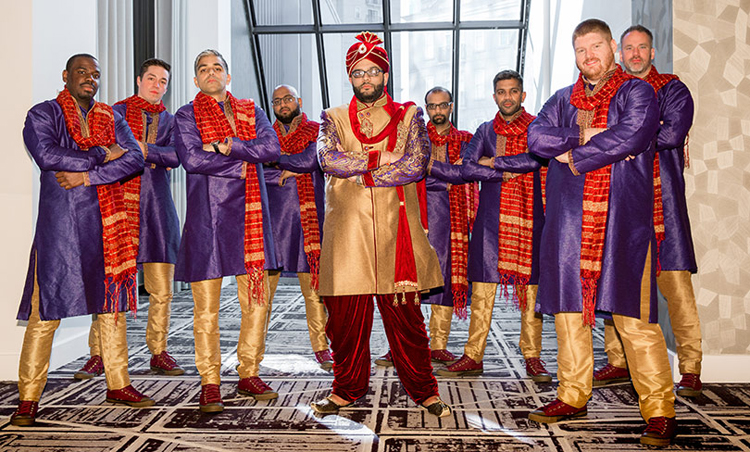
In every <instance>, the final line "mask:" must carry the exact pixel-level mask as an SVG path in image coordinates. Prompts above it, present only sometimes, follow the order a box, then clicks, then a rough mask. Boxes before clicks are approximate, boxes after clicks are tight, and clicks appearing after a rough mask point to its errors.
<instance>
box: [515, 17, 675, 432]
mask: <svg viewBox="0 0 750 452" xmlns="http://www.w3.org/2000/svg"><path fill="white" fill-rule="evenodd" d="M573 48H574V50H575V56H576V65H577V66H578V69H579V70H580V71H581V73H580V75H579V77H578V81H577V82H576V83H575V84H574V85H572V86H569V87H567V88H563V89H561V90H559V91H558V92H557V93H555V94H554V95H553V96H552V97H551V98H550V99H549V100H548V101H547V103H546V104H545V105H544V108H543V109H542V111H541V112H540V113H539V116H538V117H537V119H536V120H535V121H534V122H533V123H532V124H531V126H529V149H530V150H531V152H533V153H535V154H537V155H538V156H540V157H543V158H548V159H550V163H549V172H548V175H547V189H546V195H547V207H546V221H545V227H544V231H543V232H542V242H541V248H540V257H539V258H540V272H541V274H542V275H544V276H543V277H542V278H541V279H540V281H539V305H540V311H541V312H542V313H545V314H554V315H555V328H556V330H557V342H558V353H557V363H558V371H557V376H558V379H559V381H560V384H559V386H558V388H557V399H556V400H555V401H554V402H552V403H550V404H549V405H546V406H544V407H541V408H539V409H537V410H535V411H533V412H531V413H530V414H529V419H531V420H535V421H537V422H544V423H552V422H558V421H561V420H564V419H570V418H576V417H580V416H585V415H586V404H587V402H588V399H589V398H590V397H591V388H592V378H593V370H594V357H593V352H592V335H591V327H592V326H593V325H594V316H595V312H597V311H599V312H606V313H609V314H611V316H612V319H613V321H614V323H615V325H616V327H617V330H618V332H619V333H620V336H621V337H622V340H623V344H624V346H625V350H626V355H627V360H628V367H629V368H630V369H631V372H632V374H633V385H634V386H635V389H636V391H637V392H638V395H639V405H640V410H641V415H642V416H643V418H644V419H645V420H646V422H647V423H648V426H647V427H646V429H645V430H644V432H643V434H642V436H641V440H640V441H641V443H642V444H647V445H655V446H666V445H668V444H670V443H671V441H672V438H673V437H674V434H675V428H676V426H677V421H676V420H675V411H674V393H673V392H672V377H671V371H670V367H669V358H668V355H667V347H666V344H665V343H664V337H663V336H662V333H661V329H660V328H659V325H658V324H657V323H656V321H657V315H658V312H657V298H656V285H655V270H656V262H655V259H654V258H655V255H656V252H655V245H656V242H655V234H654V222H653V218H654V215H653V210H654V195H653V194H654V178H653V168H654V150H653V147H652V146H651V143H652V140H653V137H654V135H655V134H656V131H657V129H658V128H659V108H658V105H657V103H656V96H654V89H653V88H652V87H651V86H650V85H649V84H648V83H645V82H643V81H642V80H640V79H638V78H636V77H633V76H630V75H628V74H626V73H624V72H623V70H622V69H621V68H620V67H619V66H618V65H616V64H615V57H614V55H615V50H616V49H617V43H616V42H615V40H614V39H612V33H611V32H610V29H609V26H608V25H607V24H606V23H604V22H603V21H601V20H598V19H589V20H585V21H583V22H581V23H580V24H579V25H578V26H577V27H576V28H575V31H574V32H573ZM631 156H632V158H631ZM628 160H629V161H628ZM634 288H640V290H637V289H636V290H634Z"/></svg>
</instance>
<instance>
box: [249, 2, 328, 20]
mask: <svg viewBox="0 0 750 452" xmlns="http://www.w3.org/2000/svg"><path fill="white" fill-rule="evenodd" d="M253 4H254V5H255V20H256V22H257V23H258V25H311V24H312V23H313V14H312V3H311V2H310V0H254V1H253Z"/></svg>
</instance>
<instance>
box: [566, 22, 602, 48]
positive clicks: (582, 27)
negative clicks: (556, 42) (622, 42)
mask: <svg viewBox="0 0 750 452" xmlns="http://www.w3.org/2000/svg"><path fill="white" fill-rule="evenodd" d="M593 32H599V33H601V34H602V35H604V37H605V38H607V39H608V40H611V39H612V30H610V29H609V25H607V22H604V21H603V20H600V19H586V20H584V21H583V22H581V23H580V24H578V26H576V29H575V30H573V39H572V41H571V42H572V43H573V46H574V47H575V45H576V38H580V37H581V36H583V35H587V34H589V33H593Z"/></svg>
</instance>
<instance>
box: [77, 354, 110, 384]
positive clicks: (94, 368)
mask: <svg viewBox="0 0 750 452" xmlns="http://www.w3.org/2000/svg"><path fill="white" fill-rule="evenodd" d="M103 373H104V361H102V357H101V356H99V355H94V356H92V357H91V358H89V360H88V361H86V364H84V365H83V367H81V370H79V371H78V372H76V373H74V374H73V378H75V379H76V380H88V379H89V378H94V377H98V376H99V375H101V374H103Z"/></svg>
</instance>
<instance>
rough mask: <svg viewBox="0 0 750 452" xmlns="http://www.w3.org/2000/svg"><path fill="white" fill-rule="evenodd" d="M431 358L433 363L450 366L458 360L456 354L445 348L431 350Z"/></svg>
mask: <svg viewBox="0 0 750 452" xmlns="http://www.w3.org/2000/svg"><path fill="white" fill-rule="evenodd" d="M430 359H431V360H432V362H433V363H440V364H445V365H446V366H450V365H451V364H453V363H455V362H456V361H458V358H457V357H456V355H454V354H453V353H451V352H449V351H448V350H445V349H442V350H432V351H430Z"/></svg>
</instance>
